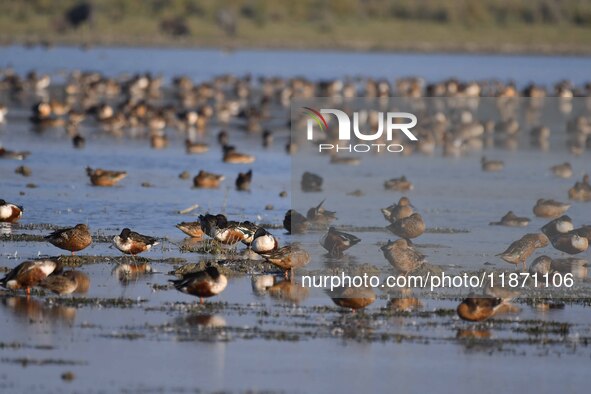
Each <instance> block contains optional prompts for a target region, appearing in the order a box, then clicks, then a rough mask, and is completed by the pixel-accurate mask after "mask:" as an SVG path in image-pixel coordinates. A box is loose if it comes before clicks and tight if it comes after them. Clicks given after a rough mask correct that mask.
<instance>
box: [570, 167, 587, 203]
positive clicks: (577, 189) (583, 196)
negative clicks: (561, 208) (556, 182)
mask: <svg viewBox="0 0 591 394" xmlns="http://www.w3.org/2000/svg"><path fill="white" fill-rule="evenodd" d="M568 198H570V199H571V200H574V201H582V202H586V201H591V183H589V175H587V174H585V175H583V179H582V181H581V182H577V183H575V185H574V186H573V187H571V188H570V189H569V190H568Z"/></svg>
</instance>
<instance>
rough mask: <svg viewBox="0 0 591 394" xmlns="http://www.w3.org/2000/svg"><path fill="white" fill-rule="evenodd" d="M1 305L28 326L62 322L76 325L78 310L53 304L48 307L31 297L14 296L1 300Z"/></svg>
mask: <svg viewBox="0 0 591 394" xmlns="http://www.w3.org/2000/svg"><path fill="white" fill-rule="evenodd" d="M0 302H1V304H2V305H3V306H4V307H6V308H7V309H8V310H10V311H11V312H13V313H14V314H15V315H16V316H17V317H19V318H21V319H22V321H23V322H25V323H27V324H43V323H53V322H61V323H66V324H68V325H72V324H74V320H75V318H76V308H74V307H69V306H62V305H57V304H53V305H51V306H48V305H47V304H45V303H44V302H42V301H39V300H36V299H34V298H31V297H23V296H14V297H6V298H1V301H0Z"/></svg>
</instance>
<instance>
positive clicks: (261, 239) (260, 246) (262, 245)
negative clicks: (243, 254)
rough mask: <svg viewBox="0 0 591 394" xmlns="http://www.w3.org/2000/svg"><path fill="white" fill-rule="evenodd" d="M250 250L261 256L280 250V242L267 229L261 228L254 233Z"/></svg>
mask: <svg viewBox="0 0 591 394" xmlns="http://www.w3.org/2000/svg"><path fill="white" fill-rule="evenodd" d="M250 248H251V249H252V251H253V252H255V253H259V254H264V253H271V252H273V251H275V250H277V249H278V248H279V241H277V238H275V237H274V236H273V234H271V233H270V232H268V231H267V230H266V229H264V228H263V227H259V228H258V229H257V231H256V232H255V233H254V236H253V240H252V242H251V244H250Z"/></svg>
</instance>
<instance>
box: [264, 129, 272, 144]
mask: <svg viewBox="0 0 591 394" xmlns="http://www.w3.org/2000/svg"><path fill="white" fill-rule="evenodd" d="M271 145H273V132H272V131H271V130H268V129H267V130H265V131H263V148H269V147H270V146H271Z"/></svg>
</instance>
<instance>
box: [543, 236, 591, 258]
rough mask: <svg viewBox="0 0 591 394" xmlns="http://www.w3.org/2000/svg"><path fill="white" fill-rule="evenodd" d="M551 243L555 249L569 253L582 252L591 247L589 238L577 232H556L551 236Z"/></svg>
mask: <svg viewBox="0 0 591 394" xmlns="http://www.w3.org/2000/svg"><path fill="white" fill-rule="evenodd" d="M550 243H551V244H552V246H553V247H554V249H557V250H560V251H561V252H564V253H568V254H578V253H582V252H584V251H586V250H587V248H588V247H589V240H587V238H585V237H581V236H580V235H579V234H577V233H575V232H568V233H566V234H556V235H554V236H553V237H550Z"/></svg>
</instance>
